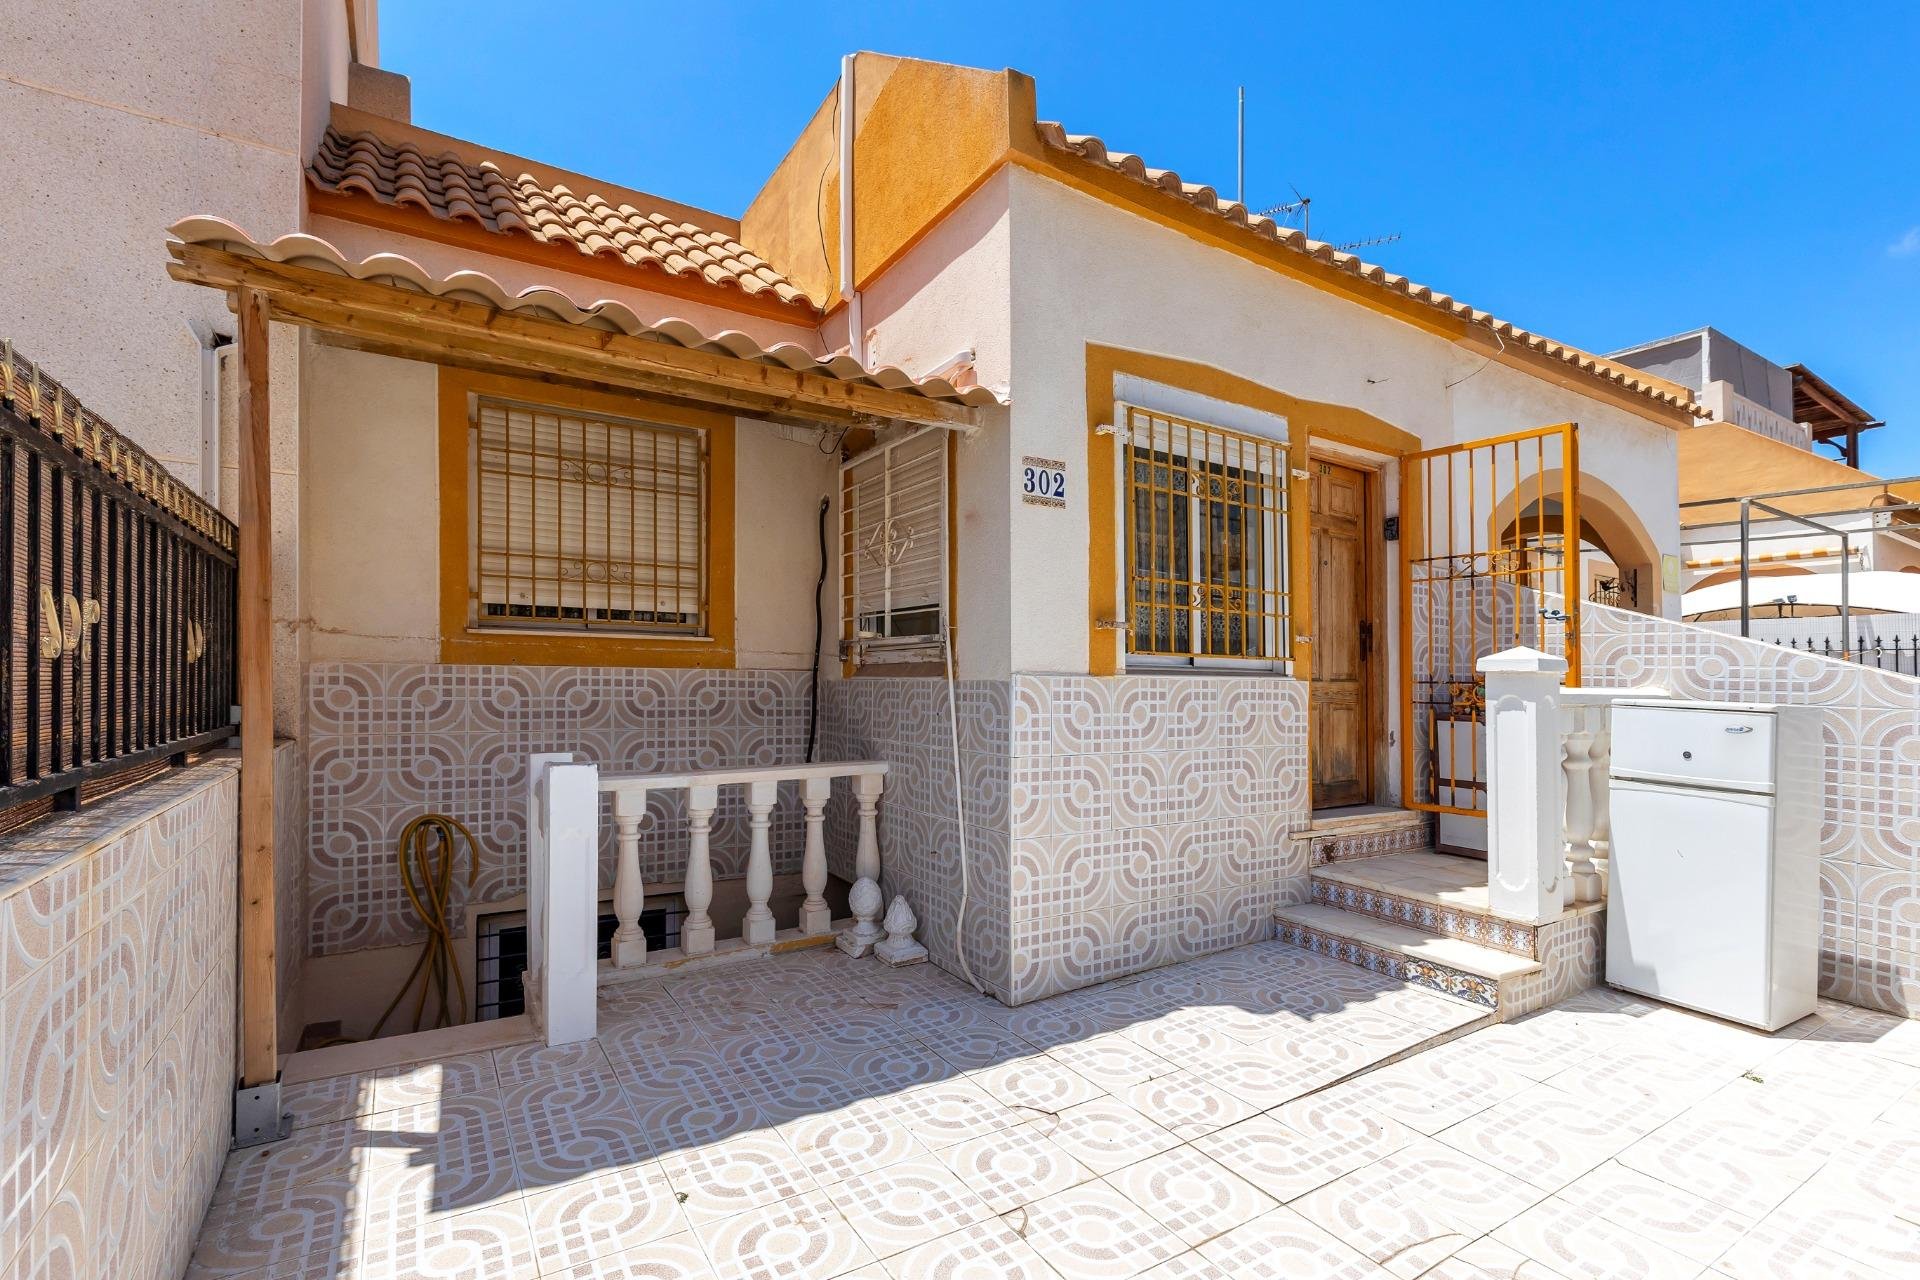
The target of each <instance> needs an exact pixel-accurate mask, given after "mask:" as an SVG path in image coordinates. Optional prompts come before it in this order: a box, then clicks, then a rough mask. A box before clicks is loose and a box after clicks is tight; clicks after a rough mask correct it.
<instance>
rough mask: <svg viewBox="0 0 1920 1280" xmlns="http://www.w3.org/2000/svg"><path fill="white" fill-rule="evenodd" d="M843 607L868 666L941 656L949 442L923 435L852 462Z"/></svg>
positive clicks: (853, 643) (847, 474)
mask: <svg viewBox="0 0 1920 1280" xmlns="http://www.w3.org/2000/svg"><path fill="white" fill-rule="evenodd" d="M841 543H842V546H841V555H842V564H843V581H842V590H843V604H844V606H845V617H846V618H847V619H848V621H849V630H850V635H849V636H848V640H849V641H850V646H849V647H850V649H851V651H852V654H853V655H854V656H855V657H858V658H859V659H860V660H862V661H866V662H919V661H926V660H928V659H929V658H933V657H937V656H938V655H939V653H940V645H941V643H942V640H943V639H944V637H945V634H946V625H947V564H948V561H947V440H946V434H945V433H944V432H942V431H938V430H931V431H922V432H920V433H919V434H917V435H913V436H908V437H906V438H905V439H902V440H898V441H895V442H892V443H889V444H884V445H880V446H878V447H876V448H873V449H869V450H868V451H867V452H865V453H862V454H860V455H859V456H857V457H855V458H853V459H851V460H849V461H848V462H847V463H846V465H845V467H844V468H843V470H842V478H841Z"/></svg>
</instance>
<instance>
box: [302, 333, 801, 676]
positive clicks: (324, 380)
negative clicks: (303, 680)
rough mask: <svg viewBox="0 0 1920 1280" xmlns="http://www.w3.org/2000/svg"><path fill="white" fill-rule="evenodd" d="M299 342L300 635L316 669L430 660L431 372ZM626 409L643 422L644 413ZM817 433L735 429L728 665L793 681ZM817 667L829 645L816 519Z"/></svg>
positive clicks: (433, 595) (434, 392) (434, 557)
mask: <svg viewBox="0 0 1920 1280" xmlns="http://www.w3.org/2000/svg"><path fill="white" fill-rule="evenodd" d="M309 341H310V346H309V349H308V353H307V378H306V381H305V387H304V399H305V406H304V410H303V417H304V420H305V422H306V423H307V425H308V431H307V436H306V458H305V462H304V466H303V469H302V475H303V479H304V484H305V493H304V495H303V499H304V500H303V502H302V511H303V519H302V528H301V541H302V545H303V546H304V547H305V548H306V556H307V564H306V577H305V584H304V585H305V598H304V606H303V613H302V619H303V632H304V639H305V642H306V647H307V652H308V654H309V657H310V659H311V660H312V661H314V662H332V661H342V660H360V661H370V662H433V661H438V660H439V657H440V564H439V546H440V494H439V430H440V428H439V401H438V387H439V371H438V369H437V368H436V366H434V365H431V364H425V363H421V362H418V361H412V360H396V359H391V358H388V357H385V356H375V355H368V354H366V353H364V352H358V351H347V350H343V349H341V348H338V347H329V346H325V345H323V344H321V343H318V342H312V341H311V340H309ZM635 412H636V413H637V414H640V415H642V416H644V413H645V409H644V404H643V402H639V401H636V409H635ZM821 446H822V439H821V437H820V435H819V433H818V432H815V431H812V430H809V429H804V428H795V427H782V426H775V425H773V424H770V423H766V422H759V421H755V420H751V419H745V418H741V419H736V420H735V431H734V619H735V635H734V646H735V652H736V655H737V656H736V658H735V662H734V665H735V666H737V667H742V668H775V669H786V670H795V669H799V670H804V669H805V668H806V667H807V666H808V665H809V664H810V662H811V660H812V651H813V588H814V582H815V581H816V579H817V576H818V574H819V543H818V525H817V520H818V513H819V504H820V499H821V498H823V497H837V493H838V488H839V457H838V455H837V454H835V453H830V452H823V451H822V447H821ZM827 534H828V554H829V556H830V561H829V574H828V578H827V590H826V593H825V596H824V603H825V611H826V612H825V626H826V644H827V651H828V653H829V655H831V653H832V651H833V650H832V646H833V644H834V643H835V641H836V639H837V637H838V635H839V558H838V557H839V525H838V510H837V503H836V507H835V510H834V511H833V512H830V513H829V517H828V526H827Z"/></svg>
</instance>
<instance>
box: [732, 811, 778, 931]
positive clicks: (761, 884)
mask: <svg viewBox="0 0 1920 1280" xmlns="http://www.w3.org/2000/svg"><path fill="white" fill-rule="evenodd" d="M779 793H780V784H779V783H777V782H750V783H748V784H747V820H748V825H749V826H750V827H751V828H752V832H753V843H752V845H751V846H750V847H749V849H748V851H747V904H748V905H747V915H746V918H745V919H744V920H742V921H741V922H740V936H741V937H742V938H743V939H745V940H746V943H747V945H748V946H764V945H766V944H767V943H770V942H772V941H773V934H774V927H773V912H772V911H771V910H770V909H769V908H768V907H767V900H768V899H769V898H771V897H773V849H772V846H771V843H770V841H769V829H770V828H771V826H772V825H773V802H774V800H775V798H776V797H777V796H778V795H779Z"/></svg>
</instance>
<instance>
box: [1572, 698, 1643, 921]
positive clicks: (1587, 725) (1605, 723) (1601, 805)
mask: <svg viewBox="0 0 1920 1280" xmlns="http://www.w3.org/2000/svg"><path fill="white" fill-rule="evenodd" d="M1666 696H1668V691H1667V690H1666V689H1662V688H1660V687H1659V686H1657V685H1642V686H1640V687H1638V688H1634V689H1595V688H1578V689H1562V690H1561V691H1560V768H1561V773H1562V775H1563V777H1564V780H1565V786H1566V797H1567V801H1566V816H1565V819H1564V821H1565V832H1564V839H1565V842H1566V849H1567V875H1568V879H1567V904H1568V905H1569V906H1571V905H1573V904H1574V903H1577V902H1600V901H1603V900H1604V899H1605V898H1606V896H1607V892H1606V878H1605V875H1604V874H1603V872H1602V871H1601V868H1600V863H1601V862H1602V861H1604V860H1605V859H1606V857H1607V850H1608V840H1609V837H1610V835H1611V832H1612V820H1611V815H1610V809H1611V805H1612V788H1611V785H1610V783H1609V780H1608V779H1609V770H1610V768H1611V766H1612V763H1613V704H1614V703H1615V702H1618V701H1619V700H1620V699H1622V698H1664V697H1666Z"/></svg>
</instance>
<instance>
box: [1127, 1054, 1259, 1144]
mask: <svg viewBox="0 0 1920 1280" xmlns="http://www.w3.org/2000/svg"><path fill="white" fill-rule="evenodd" d="M1117 1096H1118V1097H1119V1099H1120V1101H1122V1102H1124V1103H1126V1104H1127V1105H1128V1106H1130V1107H1132V1108H1133V1109H1134V1110H1135V1111H1138V1112H1140V1113H1141V1114H1142V1115H1147V1116H1151V1117H1153V1121H1154V1123H1155V1124H1157V1125H1159V1126H1160V1127H1162V1128H1163V1129H1165V1130H1167V1132H1169V1133H1171V1134H1173V1136H1174V1137H1176V1138H1179V1139H1180V1140H1181V1141H1183V1142H1186V1141H1190V1140H1192V1139H1194V1138H1200V1137H1204V1136H1206V1135H1207V1134H1209V1133H1213V1132H1215V1131H1216V1130H1219V1129H1224V1128H1226V1127H1227V1126H1228V1125H1230V1124H1237V1123H1239V1122H1240V1121H1242V1120H1245V1119H1247V1118H1248V1117H1250V1116H1254V1115H1258V1114H1259V1112H1258V1110H1257V1109H1256V1108H1254V1107H1252V1106H1250V1105H1249V1104H1247V1103H1245V1102H1242V1101H1240V1099H1238V1098H1236V1097H1234V1096H1233V1095H1232V1094H1230V1093H1228V1092H1227V1091H1226V1090H1225V1089H1222V1088H1220V1087H1219V1086H1217V1085H1211V1084H1208V1083H1207V1082H1206V1081H1205V1080H1202V1079H1201V1078H1200V1077H1199V1076H1197V1075H1195V1074H1193V1073H1192V1072H1190V1071H1175V1072H1173V1073H1172V1074H1170V1075H1164V1076H1156V1077H1154V1078H1153V1079H1151V1080H1145V1081H1142V1082H1141V1083H1139V1084H1136V1085H1134V1086H1132V1087H1131V1088H1129V1089H1124V1090H1121V1091H1120V1093H1119V1094H1118V1095H1117Z"/></svg>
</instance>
